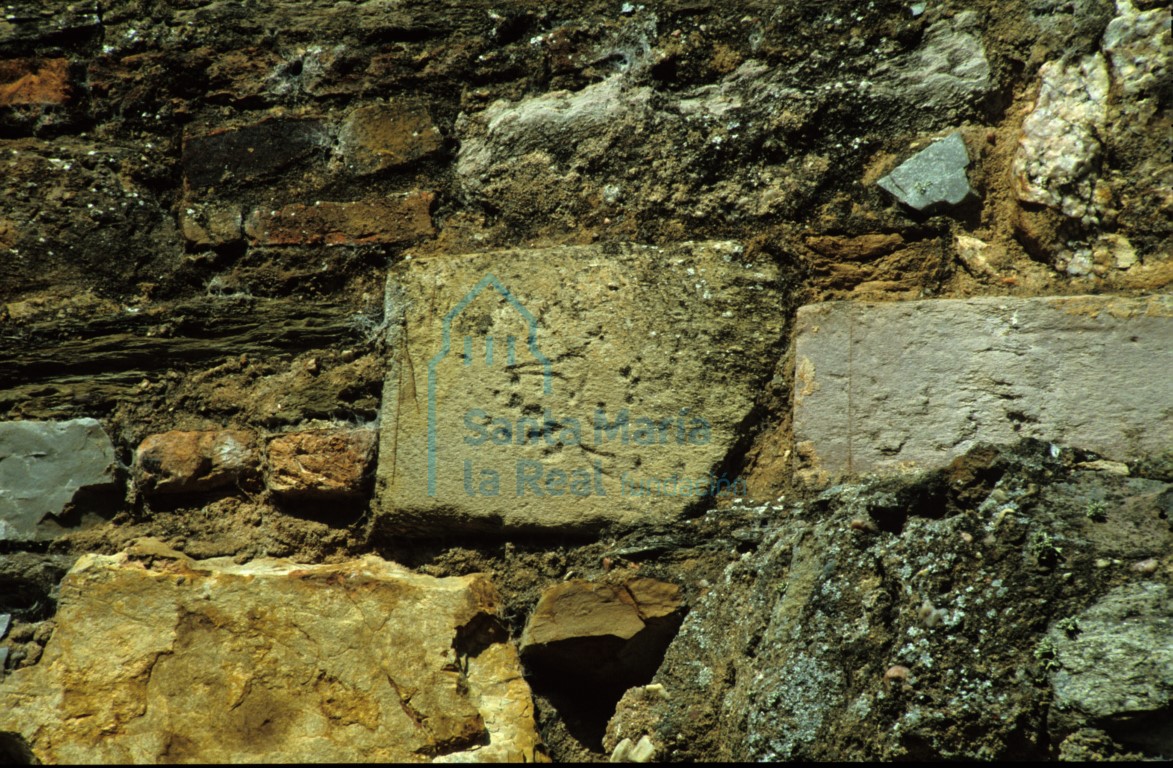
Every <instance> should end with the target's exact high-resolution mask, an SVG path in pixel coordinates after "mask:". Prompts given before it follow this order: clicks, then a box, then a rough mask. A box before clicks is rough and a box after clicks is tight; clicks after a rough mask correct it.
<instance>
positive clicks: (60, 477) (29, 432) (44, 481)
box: [0, 419, 119, 541]
mask: <svg viewBox="0 0 1173 768" xmlns="http://www.w3.org/2000/svg"><path fill="white" fill-rule="evenodd" d="M118 467H119V462H118V457H117V456H116V455H115V453H114V445H113V444H112V443H111V442H110V437H109V436H108V435H107V434H106V432H105V431H104V430H103V429H102V425H101V424H99V423H98V421H97V420H95V419H74V420H72V421H7V422H0V541H37V540H46V539H51V538H54V537H55V536H56V535H57V533H59V532H60V530H61V528H60V526H59V525H57V524H56V521H55V520H54V519H53V518H54V517H55V516H57V515H60V514H61V513H62V512H63V511H64V510H65V507H66V505H67V504H69V503H70V502H72V501H74V500H75V498H76V497H77V496H78V494H79V493H82V492H103V491H106V492H112V491H114V490H115V489H116V488H117V483H118Z"/></svg>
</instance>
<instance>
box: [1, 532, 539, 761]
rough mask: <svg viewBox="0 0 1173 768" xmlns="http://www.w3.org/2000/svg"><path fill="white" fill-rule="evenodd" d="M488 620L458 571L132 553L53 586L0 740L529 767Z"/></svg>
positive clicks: (480, 582) (524, 730)
mask: <svg viewBox="0 0 1173 768" xmlns="http://www.w3.org/2000/svg"><path fill="white" fill-rule="evenodd" d="M498 609H499V603H498V597H497V595H496V592H495V590H494V589H493V587H492V585H491V584H490V583H489V581H488V580H487V579H486V578H485V577H484V576H481V575H476V574H474V575H470V576H462V577H452V578H444V579H438V578H434V577H430V576H423V575H419V574H415V573H412V572H411V571H408V570H407V569H405V568H403V567H401V566H398V565H395V564H393V563H388V562H386V561H384V560H382V559H380V558H378V557H376V556H373V555H368V556H367V557H364V558H363V559H361V560H354V561H350V562H346V563H339V564H335V565H299V564H296V563H291V562H287V561H283V560H273V559H260V560H254V561H252V562H251V563H248V564H245V565H236V564H234V563H233V562H232V561H231V560H230V559H228V558H218V559H215V560H202V561H198V560H191V559H189V558H187V557H186V556H184V555H182V554H179V553H177V552H173V551H170V550H167V549H166V548H165V547H164V546H163V545H161V544H159V543H158V542H154V541H150V540H142V541H139V542H138V543H136V544H135V545H133V546H132V547H131V548H130V549H129V550H128V551H127V552H123V553H120V554H117V555H113V556H106V555H85V556H83V557H82V558H81V559H80V560H79V561H78V562H77V564H76V565H75V566H74V568H73V569H72V570H71V571H70V572H69V574H68V575H66V577H65V579H64V581H63V582H62V586H61V599H60V603H59V607H58V613H57V617H56V630H55V631H54V634H53V636H52V637H51V638H50V640H49V642H48V644H47V645H46V647H45V652H44V655H43V657H42V658H41V661H40V663H38V664H37V665H35V666H33V667H29V668H26V669H21V670H17V671H16V672H14V673H13V674H12V675H11V676H10V677H9V678H8V679H7V680H5V681H4V682H3V684H0V732H9V733H16V734H19V735H20V737H21V738H22V739H23V740H24V741H25V742H26V743H27V745H28V746H29V747H30V748H31V750H32V753H33V755H34V756H35V757H36V758H38V759H39V760H40V761H42V762H46V763H56V762H68V763H159V762H215V763H238V762H368V761H369V762H406V761H412V762H423V761H426V760H429V759H432V758H444V759H449V760H453V759H455V760H482V759H483V760H511V761H517V762H520V761H522V760H534V759H535V758H537V759H541V758H542V753H541V752H540V749H541V747H540V745H539V739H538V735H537V732H536V730H535V726H534V720H533V703H532V700H531V697H530V691H529V687H528V685H527V684H526V682H525V680H524V679H523V678H522V675H521V666H520V663H519V661H518V656H517V651H516V649H515V648H514V647H513V646H512V645H511V644H509V643H508V642H501V641H500V639H499V638H500V636H501V634H500V632H495V631H494V628H495V627H497V624H496V623H495V622H496V618H495V617H496V616H497V613H498Z"/></svg>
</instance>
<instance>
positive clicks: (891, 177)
mask: <svg viewBox="0 0 1173 768" xmlns="http://www.w3.org/2000/svg"><path fill="white" fill-rule="evenodd" d="M968 167H969V152H968V151H966V149H965V141H964V140H963V139H962V138H961V134H960V133H953V134H950V135H949V136H946V137H945V138H943V139H940V140H938V141H934V142H933V143H932V144H930V145H929V146H927V147H925V148H924V149H922V150H921V151H920V152H917V153H916V154H915V155H913V156H912V157H910V158H909V159H907V160H905V161H904V162H903V163H901V164H900V165H899V166H897V167H896V169H895V170H894V171H892V172H891V173H889V174H888V175H887V176H885V177H884V178H882V179H880V180H879V181H878V182H876V183H877V184H879V185H880V188H881V189H883V190H884V191H886V192H888V193H889V194H891V195H892V196H893V197H895V198H896V199H897V200H899V201H900V202H902V203H904V204H905V205H907V206H908V207H910V208H913V209H915V210H918V211H923V210H925V209H927V208H933V207H935V206H940V205H957V204H958V203H960V202H961V201H963V200H964V199H965V198H967V197H969V195H970V194H972V193H973V189H972V188H971V187H970V186H969V178H968V177H967V176H966V175H965V169H966V168H968Z"/></svg>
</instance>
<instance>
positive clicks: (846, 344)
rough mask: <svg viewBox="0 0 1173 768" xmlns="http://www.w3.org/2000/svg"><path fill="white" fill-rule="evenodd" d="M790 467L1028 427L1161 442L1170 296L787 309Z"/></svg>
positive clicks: (1146, 448)
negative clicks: (791, 362)
mask: <svg viewBox="0 0 1173 768" xmlns="http://www.w3.org/2000/svg"><path fill="white" fill-rule="evenodd" d="M795 345H796V348H795V365H796V370H795V377H794V378H795V381H794V440H795V453H796V457H797V465H796V471H797V472H798V473H799V476H800V477H802V478H803V479H805V480H806V481H808V482H816V483H819V482H826V481H832V480H835V479H837V478H839V477H841V476H844V475H848V474H858V473H864V472H897V471H900V470H903V469H920V468H932V467H934V466H941V465H944V464H947V463H948V462H949V461H951V460H952V459H953V458H955V457H957V456H959V455H961V454H963V453H965V452H966V451H968V450H969V449H970V448H972V447H974V446H975V445H977V444H979V443H983V442H984V443H994V444H1003V445H1005V444H1010V443H1014V442H1017V441H1018V440H1019V439H1021V438H1025V437H1033V438H1036V439H1040V440H1048V441H1051V442H1055V443H1062V444H1065V445H1071V446H1075V447H1081V448H1085V449H1090V450H1092V451H1095V452H1097V453H1099V454H1101V455H1104V456H1107V457H1110V458H1114V459H1119V460H1130V459H1134V458H1139V457H1141V456H1145V455H1150V454H1159V453H1161V452H1164V451H1168V450H1170V449H1171V448H1173V377H1170V375H1169V372H1170V371H1173V297H1170V296H1151V297H1145V298H1124V297H1117V296H1068V297H1047V298H1033V299H1015V298H1008V297H990V298H980V299H964V300H955V299H942V300H930V301H906V302H893V303H884V304H869V303H864V302H828V303H825V304H812V305H808V306H805V307H801V308H800V309H799V310H798V320H797V328H796V340H795Z"/></svg>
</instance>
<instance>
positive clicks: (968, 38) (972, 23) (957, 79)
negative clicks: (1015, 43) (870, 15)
mask: <svg viewBox="0 0 1173 768" xmlns="http://www.w3.org/2000/svg"><path fill="white" fill-rule="evenodd" d="M883 69H884V70H885V71H890V72H891V73H892V75H893V77H892V80H891V81H890V82H882V83H881V84H880V86H879V87H880V89H881V90H887V91H890V92H893V93H896V92H899V93H900V94H901V95H902V97H903V98H905V99H909V100H911V101H914V102H915V103H916V104H917V106H918V107H920V108H921V109H926V108H927V109H929V110H944V111H946V112H948V111H950V110H956V109H958V107H961V106H963V105H965V104H967V103H971V102H974V101H978V100H980V99H981V98H982V97H983V96H985V95H986V93H987V92H988V91H989V89H990V86H991V81H990V62H989V60H988V59H987V58H986V48H985V45H984V44H983V42H982V37H981V19H980V17H979V16H978V14H977V13H976V12H974V11H962V12H961V13H958V14H956V15H955V16H951V17H948V18H943V19H939V20H937V21H934V22H933V23H932V24H930V25H929V27H928V29H927V30H925V37H924V41H923V42H922V43H921V45H920V46H919V47H917V49H916V50H914V51H912V52H911V53H909V54H908V55H907V56H904V57H902V58H901V59H899V60H897V61H895V62H893V63H892V64H890V65H887V66H885V67H884V68H883Z"/></svg>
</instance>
